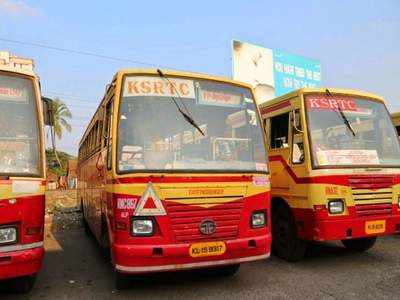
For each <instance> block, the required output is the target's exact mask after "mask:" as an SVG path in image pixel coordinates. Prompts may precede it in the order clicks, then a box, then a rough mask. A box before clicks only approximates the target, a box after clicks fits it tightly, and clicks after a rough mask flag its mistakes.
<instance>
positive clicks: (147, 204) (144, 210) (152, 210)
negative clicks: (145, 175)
mask: <svg viewBox="0 0 400 300" xmlns="http://www.w3.org/2000/svg"><path fill="white" fill-rule="evenodd" d="M166 214H167V213H166V211H165V208H164V206H163V204H162V202H161V200H160V198H159V197H158V195H157V194H156V192H155V191H154V188H153V184H152V183H151V182H149V184H148V185H147V187H146V190H145V191H144V193H143V195H142V197H141V198H140V200H139V203H138V205H137V207H136V210H135V216H163V215H166Z"/></svg>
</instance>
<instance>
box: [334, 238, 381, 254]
mask: <svg viewBox="0 0 400 300" xmlns="http://www.w3.org/2000/svg"><path fill="white" fill-rule="evenodd" d="M375 242H376V236H374V237H367V238H359V239H351V240H342V244H343V246H344V247H345V248H346V249H348V250H350V251H353V252H365V251H367V250H369V249H371V248H372V247H373V246H374V245H375Z"/></svg>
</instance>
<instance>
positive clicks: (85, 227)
mask: <svg viewBox="0 0 400 300" xmlns="http://www.w3.org/2000/svg"><path fill="white" fill-rule="evenodd" d="M81 207H82V223H83V230H84V231H85V233H86V235H90V234H91V231H90V227H89V224H88V222H87V221H86V218H85V211H84V208H83V201H82V200H81Z"/></svg>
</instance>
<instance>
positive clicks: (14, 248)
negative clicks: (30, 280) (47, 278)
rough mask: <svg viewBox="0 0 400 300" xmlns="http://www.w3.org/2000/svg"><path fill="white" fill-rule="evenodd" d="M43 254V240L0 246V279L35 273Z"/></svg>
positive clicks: (38, 268) (37, 270)
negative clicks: (26, 243)
mask: <svg viewBox="0 0 400 300" xmlns="http://www.w3.org/2000/svg"><path fill="white" fill-rule="evenodd" d="M43 256H44V248H43V242H38V243H34V244H28V245H24V244H22V245H10V246H2V247H0V280H2V279H10V278H16V277H21V276H27V275H33V274H36V273H37V272H39V270H40V268H41V266H42V260H43Z"/></svg>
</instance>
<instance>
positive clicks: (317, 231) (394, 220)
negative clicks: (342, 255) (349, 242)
mask: <svg viewBox="0 0 400 300" xmlns="http://www.w3.org/2000/svg"><path fill="white" fill-rule="evenodd" d="M382 223H384V227H382ZM371 224H372V225H373V224H379V226H378V228H376V231H374V229H372V231H371V229H367V226H368V225H370V226H371ZM367 231H368V232H367ZM399 232H400V215H391V216H381V217H379V216H373V217H349V218H343V219H333V220H315V223H314V226H313V236H312V240H314V241H321V242H322V241H335V240H343V239H353V238H363V237H368V236H382V235H391V234H396V233H399Z"/></svg>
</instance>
